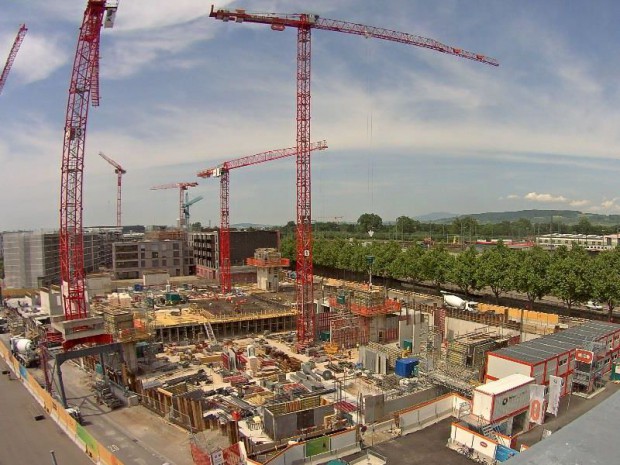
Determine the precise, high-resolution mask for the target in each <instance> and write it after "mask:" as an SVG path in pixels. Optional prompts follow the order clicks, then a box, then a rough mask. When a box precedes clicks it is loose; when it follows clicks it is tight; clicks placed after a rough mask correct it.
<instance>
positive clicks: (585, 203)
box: [568, 200, 590, 207]
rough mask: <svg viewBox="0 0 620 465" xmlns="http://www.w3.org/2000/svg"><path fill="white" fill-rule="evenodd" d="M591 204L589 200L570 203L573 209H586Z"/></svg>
mask: <svg viewBox="0 0 620 465" xmlns="http://www.w3.org/2000/svg"><path fill="white" fill-rule="evenodd" d="M589 203H590V201H589V200H571V201H570V202H568V204H569V205H570V206H571V207H585V206H586V205H588V204H589Z"/></svg>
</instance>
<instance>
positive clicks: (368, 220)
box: [357, 213, 383, 232]
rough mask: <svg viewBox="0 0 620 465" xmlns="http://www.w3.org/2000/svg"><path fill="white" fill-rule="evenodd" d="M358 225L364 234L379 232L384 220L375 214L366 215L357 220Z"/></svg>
mask: <svg viewBox="0 0 620 465" xmlns="http://www.w3.org/2000/svg"><path fill="white" fill-rule="evenodd" d="M357 225H358V226H359V228H360V230H361V231H362V232H368V231H378V230H379V229H381V227H382V226H383V220H382V219H381V217H380V216H379V215H376V214H374V213H364V214H363V215H361V216H360V217H359V218H358V219H357Z"/></svg>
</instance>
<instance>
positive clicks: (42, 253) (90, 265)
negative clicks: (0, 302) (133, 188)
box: [3, 229, 119, 289]
mask: <svg viewBox="0 0 620 465" xmlns="http://www.w3.org/2000/svg"><path fill="white" fill-rule="evenodd" d="M3 236H4V237H3V255H4V276H5V280H4V285H5V286H6V287H7V288H22V289H38V288H40V287H49V286H51V285H52V284H60V253H59V248H60V236H59V233H58V231H21V232H8V233H4V234H3ZM83 237H84V270H85V272H86V273H93V272H97V271H100V270H102V269H105V268H110V267H111V266H112V242H113V241H114V240H115V239H117V238H118V237H119V233H118V231H116V230H115V229H107V230H103V229H95V230H89V229H87V230H85V231H84V236H83Z"/></svg>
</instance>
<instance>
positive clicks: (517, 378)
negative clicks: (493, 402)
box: [475, 373, 535, 395]
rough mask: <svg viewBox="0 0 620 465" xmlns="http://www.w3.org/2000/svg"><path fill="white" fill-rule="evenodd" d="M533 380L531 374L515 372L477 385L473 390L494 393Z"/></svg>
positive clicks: (505, 390)
mask: <svg viewBox="0 0 620 465" xmlns="http://www.w3.org/2000/svg"><path fill="white" fill-rule="evenodd" d="M532 381H535V380H534V378H532V377H531V376H526V375H522V374H520V373H515V374H512V375H508V376H505V377H503V378H500V379H498V380H497V381H491V382H489V383H486V384H482V385H481V386H477V387H476V388H475V391H478V392H483V393H485V394H490V395H496V394H502V393H504V392H507V391H510V390H511V389H514V388H517V387H520V386H523V385H524V384H528V383H531V382H532Z"/></svg>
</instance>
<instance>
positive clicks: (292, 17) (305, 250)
mask: <svg viewBox="0 0 620 465" xmlns="http://www.w3.org/2000/svg"><path fill="white" fill-rule="evenodd" d="M209 16H210V17H212V18H215V19H218V20H221V21H224V22H229V21H233V22H235V23H243V22H249V23H259V24H267V25H270V26H271V29H272V30H274V31H283V30H284V29H286V27H294V28H297V116H296V118H297V149H298V151H297V180H296V185H297V228H296V239H297V277H296V281H295V291H296V297H297V315H298V319H297V344H298V346H299V347H300V348H301V347H304V346H306V345H308V344H311V343H312V342H314V340H315V339H316V325H315V321H316V316H315V312H314V305H313V303H314V296H313V269H312V218H311V210H312V208H311V207H312V206H311V177H310V156H309V150H308V147H309V143H310V71H311V66H310V65H311V38H312V36H311V30H312V29H324V30H328V31H335V32H343V33H347V34H356V35H361V36H364V37H367V38H370V37H373V38H377V39H383V40H388V41H392V42H400V43H404V44H407V45H415V46H418V47H424V48H430V49H432V50H435V51H438V52H442V53H446V54H449V55H455V56H459V57H461V58H466V59H469V60H474V61H477V62H480V63H485V64H488V65H492V66H497V65H498V63H497V61H495V60H494V59H492V58H487V57H485V56H484V55H480V54H477V53H472V52H468V51H465V50H463V49H460V48H455V47H450V46H448V45H444V44H442V43H440V42H437V41H435V40H433V39H427V38H424V37H420V36H415V35H412V34H406V33H402V32H397V31H392V30H389V29H382V28H376V27H371V26H364V25H361V24H357V23H350V22H346V21H336V20H330V19H325V18H320V17H319V16H318V15H312V14H288V15H281V14H275V13H267V14H264V13H260V14H254V13H247V12H246V10H244V9H236V10H234V11H230V10H217V11H216V10H215V9H214V8H213V7H211V13H210V15H209Z"/></svg>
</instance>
